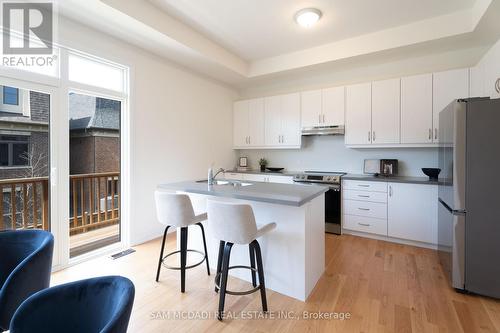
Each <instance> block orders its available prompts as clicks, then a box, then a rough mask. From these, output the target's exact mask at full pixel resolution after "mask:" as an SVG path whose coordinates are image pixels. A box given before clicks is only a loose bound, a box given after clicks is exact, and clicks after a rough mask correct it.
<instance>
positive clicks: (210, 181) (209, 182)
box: [208, 168, 225, 185]
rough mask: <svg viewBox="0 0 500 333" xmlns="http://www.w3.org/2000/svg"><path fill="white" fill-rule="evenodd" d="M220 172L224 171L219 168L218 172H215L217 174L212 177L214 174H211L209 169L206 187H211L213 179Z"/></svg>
mask: <svg viewBox="0 0 500 333" xmlns="http://www.w3.org/2000/svg"><path fill="white" fill-rule="evenodd" d="M221 172H225V170H224V169H223V168H220V169H219V170H217V172H216V173H215V175H214V174H212V169H209V171H208V185H213V183H214V180H215V177H217V175H218V174H219V173H221Z"/></svg>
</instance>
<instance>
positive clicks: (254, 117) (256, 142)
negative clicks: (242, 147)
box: [248, 98, 264, 147]
mask: <svg viewBox="0 0 500 333" xmlns="http://www.w3.org/2000/svg"><path fill="white" fill-rule="evenodd" d="M248 136H249V137H250V146H251V147H256V146H263V145H264V99H263V98H256V99H251V100H249V104H248Z"/></svg>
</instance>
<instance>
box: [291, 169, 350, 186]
mask: <svg viewBox="0 0 500 333" xmlns="http://www.w3.org/2000/svg"><path fill="white" fill-rule="evenodd" d="M345 174H346V173H345V172H328V171H304V173H300V174H297V175H295V176H293V180H294V181H295V182H305V183H322V184H340V182H341V177H342V176H343V175H345Z"/></svg>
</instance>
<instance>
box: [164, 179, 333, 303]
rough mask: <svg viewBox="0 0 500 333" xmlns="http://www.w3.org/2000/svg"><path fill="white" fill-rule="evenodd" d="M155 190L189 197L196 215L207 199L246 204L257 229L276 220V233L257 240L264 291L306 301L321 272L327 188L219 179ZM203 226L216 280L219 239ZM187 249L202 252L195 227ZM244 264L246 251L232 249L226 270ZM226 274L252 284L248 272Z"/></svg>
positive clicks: (190, 182)
mask: <svg viewBox="0 0 500 333" xmlns="http://www.w3.org/2000/svg"><path fill="white" fill-rule="evenodd" d="M158 188H159V189H162V190H165V191H172V192H176V193H186V194H188V195H189V196H190V198H191V201H192V203H193V207H194V209H195V212H196V213H197V214H199V213H203V212H206V203H207V200H217V201H224V202H233V203H243V204H249V205H251V206H252V208H253V210H254V214H255V218H256V220H257V224H258V225H261V224H266V223H269V222H275V223H276V224H277V227H276V229H274V230H273V231H271V232H270V233H268V234H266V235H264V236H263V237H261V238H259V239H258V241H259V243H260V246H261V248H262V259H263V263H264V275H265V279H266V287H267V288H268V289H271V290H274V291H276V292H279V293H281V294H284V295H287V296H290V297H293V298H295V299H298V300H301V301H305V300H306V299H307V297H308V296H309V294H310V293H311V291H312V290H313V288H314V286H315V285H316V282H317V281H318V280H319V278H320V277H321V275H322V274H323V272H324V269H325V213H324V212H325V207H324V205H325V199H324V194H325V192H326V191H327V190H328V188H327V187H325V186H319V185H318V186H316V185H314V186H310V185H294V184H275V183H263V182H238V181H221V180H219V181H217V183H216V184H214V185H208V184H207V182H197V181H187V182H180V183H172V184H161V185H159V186H158ZM209 218H210V217H209ZM203 224H204V226H205V228H206V229H207V247H208V252H209V261H210V266H211V268H212V273H213V274H212V275H214V276H215V267H216V265H217V255H218V249H219V240H218V239H215V238H214V237H213V235H212V232H211V228H210V223H208V222H207V221H205V222H203ZM188 247H189V248H191V249H196V250H200V251H203V242H202V239H201V232H200V231H199V228H190V230H189V237H188ZM188 260H189V256H188ZM195 260H196V259H193V261H195ZM249 263H250V259H249V254H248V247H247V246H241V245H235V246H234V247H233V250H232V251H231V266H235V265H245V266H248V265H249ZM230 274H231V275H232V276H235V277H238V278H240V279H243V280H246V281H249V282H250V281H251V275H250V271H248V270H239V269H236V270H231V271H230Z"/></svg>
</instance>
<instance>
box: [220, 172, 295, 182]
mask: <svg viewBox="0 0 500 333" xmlns="http://www.w3.org/2000/svg"><path fill="white" fill-rule="evenodd" d="M224 179H230V180H248V181H252V182H268V183H280V184H293V183H294V182H293V176H286V175H268V174H264V173H260V174H259V173H239V172H225V173H224Z"/></svg>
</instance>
